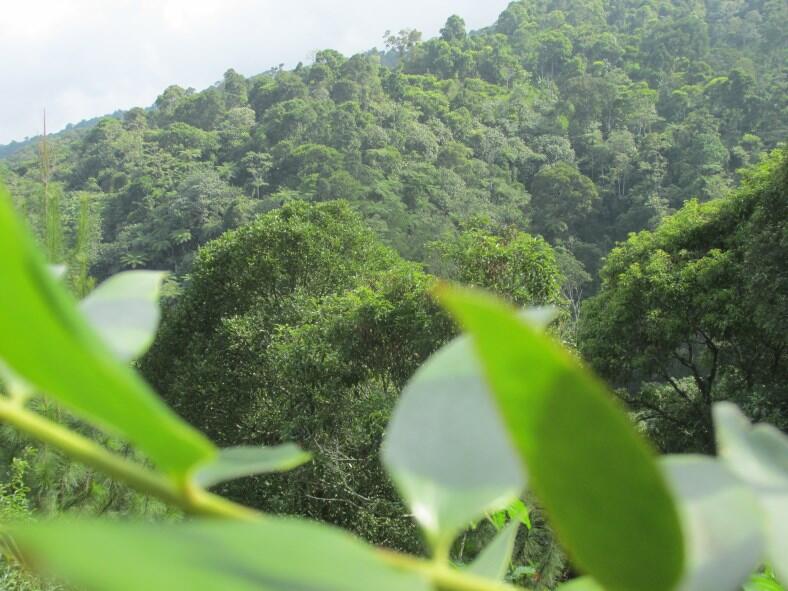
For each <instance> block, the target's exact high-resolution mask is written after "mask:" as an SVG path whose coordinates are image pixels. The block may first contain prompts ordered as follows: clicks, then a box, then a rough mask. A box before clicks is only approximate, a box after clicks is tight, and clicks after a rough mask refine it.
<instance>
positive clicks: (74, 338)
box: [0, 187, 215, 474]
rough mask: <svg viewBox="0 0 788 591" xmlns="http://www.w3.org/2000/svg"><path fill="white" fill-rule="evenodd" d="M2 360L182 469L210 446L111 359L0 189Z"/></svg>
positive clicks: (206, 454)
mask: <svg viewBox="0 0 788 591" xmlns="http://www.w3.org/2000/svg"><path fill="white" fill-rule="evenodd" d="M0 253H2V256H0V285H2V289H0V359H2V360H3V361H4V362H5V363H6V364H7V365H8V366H9V368H10V369H11V370H12V371H14V372H15V373H16V374H17V375H19V376H20V377H21V378H22V379H24V380H25V381H27V382H29V383H30V384H32V385H33V386H35V387H37V388H38V389H40V390H41V391H43V392H45V393H46V394H48V395H50V396H52V397H53V398H55V399H57V400H58V401H60V402H61V403H63V404H64V405H65V406H67V407H68V408H70V409H71V410H73V411H74V412H76V413H77V414H79V415H81V416H82V417H84V418H86V419H88V420H90V421H93V422H94V423H96V424H97V425H99V426H101V427H104V428H107V429H109V430H111V431H113V432H115V433H118V434H120V435H122V436H124V437H125V438H127V439H129V440H130V441H131V442H133V443H135V444H136V445H137V446H139V448H140V449H142V450H143V451H144V452H146V453H147V455H148V456H150V458H151V459H152V460H154V461H155V462H156V463H157V464H158V465H159V466H160V467H161V468H163V469H165V470H167V471H168V472H170V473H174V474H184V473H185V472H187V470H188V468H189V467H190V466H192V465H194V464H195V463H198V462H199V461H202V460H206V459H208V458H210V457H211V456H212V455H213V454H214V453H215V449H214V447H213V446H212V445H211V443H210V442H209V441H208V440H207V439H205V438H204V437H203V436H202V435H200V434H199V433H198V432H197V431H195V430H194V429H192V428H191V427H190V426H188V425H187V424H186V423H184V422H183V421H181V420H180V419H179V418H178V417H177V416H176V415H175V414H174V413H173V412H172V411H170V410H169V409H168V408H167V406H166V405H164V403H162V402H161V401H160V400H159V399H158V398H157V397H156V396H155V395H154V394H153V392H152V391H151V390H150V388H148V386H147V385H146V384H145V383H144V382H143V381H142V380H141V379H140V378H139V377H138V376H137V375H136V374H135V373H134V372H133V371H132V370H131V369H129V368H128V367H125V366H124V365H123V364H122V363H120V362H119V361H117V360H116V359H115V358H114V356H113V355H112V354H111V353H110V351H109V350H108V349H107V347H106V345H105V344H104V343H103V342H102V341H101V340H100V339H99V337H97V336H96V334H95V333H94V332H93V331H92V330H91V329H90V327H89V326H88V324H87V322H86V320H85V319H84V317H83V316H82V314H80V313H79V312H78V311H77V308H76V304H75V302H74V301H73V300H72V299H71V298H70V297H69V295H68V294H67V293H66V292H65V291H64V289H63V288H62V287H61V286H59V285H58V284H57V282H56V280H55V279H54V278H53V277H52V273H51V272H50V271H49V270H48V269H47V267H46V265H45V264H44V261H43V260H42V258H41V255H40V254H39V252H38V251H37V249H36V248H35V245H34V244H33V241H32V238H31V237H30V236H29V235H28V233H27V232H26V231H25V228H24V227H23V226H22V224H21V222H20V221H19V220H18V219H17V217H16V215H15V213H14V211H13V207H12V205H11V201H10V198H9V196H8V194H7V193H6V192H5V190H4V189H3V188H2V187H0Z"/></svg>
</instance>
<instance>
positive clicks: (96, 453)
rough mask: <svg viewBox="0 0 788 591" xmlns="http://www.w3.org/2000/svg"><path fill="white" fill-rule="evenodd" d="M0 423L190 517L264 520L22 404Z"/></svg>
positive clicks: (5, 405)
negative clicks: (132, 460)
mask: <svg viewBox="0 0 788 591" xmlns="http://www.w3.org/2000/svg"><path fill="white" fill-rule="evenodd" d="M0 420H3V421H6V422H7V423H9V424H11V425H13V426H14V427H16V428H17V429H19V430H20V431H23V432H24V433H27V434H28V435H31V436H33V437H35V438H36V439H39V440H40V441H43V442H45V443H48V444H50V445H52V446H54V447H56V448H57V449H59V450H60V451H62V452H63V453H65V454H66V455H68V456H70V457H71V458H73V459H75V460H77V461H79V462H82V463H84V464H86V465H88V466H90V467H91V468H95V469H96V470H99V471H101V472H103V473H105V474H107V475H109V476H111V477H113V478H116V479H117V480H120V481H122V482H125V483H126V484H128V485H129V486H130V487H132V488H134V489H135V490H137V491H139V492H141V493H144V494H148V495H151V496H153V497H156V498H158V499H161V500H162V501H165V502H167V503H170V504H171V505H174V506H176V507H179V508H181V509H182V510H183V511H185V512H186V513H189V514H191V515H199V516H203V517H218V518H225V519H234V520H243V521H256V520H260V519H264V518H265V515H264V514H262V513H260V512H259V511H255V510H254V509H250V508H248V507H244V506H243V505H239V504H237V503H233V502H232V501H229V500H227V499H225V498H223V497H220V496H218V495H214V494H212V493H209V492H208V491H206V490H204V489H202V488H200V487H199V486H197V485H196V484H194V483H193V482H191V481H189V482H186V483H184V485H182V486H179V485H178V484H177V483H176V481H174V480H173V479H171V478H168V477H167V476H165V475H162V474H159V473H157V472H155V471H153V470H150V469H148V468H145V467H144V466H141V465H140V464H137V463H135V462H131V461H129V460H127V459H126V458H123V457H121V456H119V455H117V454H114V453H112V452H110V451H108V450H106V449H105V448H103V447H101V446H100V445H99V444H98V443H96V442H95V441H92V440H91V439H89V438H87V437H85V436H83V435H80V434H79V433H75V432H74V431H71V430H69V429H67V428H65V427H63V426H62V425H59V424H58V423H55V422H54V421H50V420H49V419H47V418H45V417H42V416H41V415H39V414H37V413H35V412H32V411H30V410H28V409H26V408H25V407H24V406H22V405H21V404H20V403H19V401H18V400H14V399H9V398H4V397H0ZM376 551H377V554H378V556H379V557H380V558H381V560H383V561H384V562H385V563H386V564H388V565H389V566H391V567H393V568H396V569H399V570H406V571H410V572H415V573H419V574H421V575H422V576H424V577H425V578H427V579H428V580H429V581H430V582H431V583H432V584H434V585H435V586H436V587H438V588H440V589H446V590H451V591H515V588H514V587H512V586H511V585H508V584H505V583H499V582H497V581H493V580H492V579H485V578H482V577H479V576H477V575H474V574H472V573H469V572H467V571H462V570H458V569H455V568H453V567H452V566H451V565H449V564H448V563H443V562H436V561H434V560H424V559H422V558H417V557H415V556H409V555H407V554H401V553H399V552H394V551H392V550H386V549H383V548H377V549H376Z"/></svg>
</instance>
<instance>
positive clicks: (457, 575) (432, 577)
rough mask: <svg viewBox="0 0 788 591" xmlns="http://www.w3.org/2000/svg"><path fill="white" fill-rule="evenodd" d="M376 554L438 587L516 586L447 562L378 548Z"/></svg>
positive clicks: (471, 590) (503, 590)
mask: <svg viewBox="0 0 788 591" xmlns="http://www.w3.org/2000/svg"><path fill="white" fill-rule="evenodd" d="M378 556H380V558H382V559H383V561H384V562H386V563H387V564H389V565H390V566H392V567H394V568H397V569H400V570H407V571H411V572H417V573H419V574H421V575H423V576H425V577H426V578H427V579H428V580H429V581H430V583H432V584H433V585H435V586H436V587H437V588H439V589H451V590H452V591H516V587H513V586H512V585H509V584H508V583H500V582H498V581H495V580H493V579H487V578H484V577H480V576H478V575H474V574H473V573H470V572H468V571H463V570H459V569H456V568H453V567H451V566H449V565H447V564H439V563H436V562H433V561H428V560H423V559H421V558H417V557H415V556H410V555H408V554H400V553H399V552H394V551H392V550H386V549H384V548H378Z"/></svg>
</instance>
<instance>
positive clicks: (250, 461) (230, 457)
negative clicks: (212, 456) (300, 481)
mask: <svg viewBox="0 0 788 591" xmlns="http://www.w3.org/2000/svg"><path fill="white" fill-rule="evenodd" d="M310 458H311V456H310V455H309V453H307V452H305V451H304V450H302V449H301V448H300V447H298V446H297V445H296V444H294V443H285V444H284V445H277V446H276V447H253V446H239V447H228V448H225V449H221V450H219V457H218V458H216V460H214V461H213V462H211V463H210V464H207V465H205V466H202V467H200V468H199V469H198V470H197V472H196V473H195V476H194V481H195V482H196V483H197V484H199V485H200V486H202V487H205V488H207V487H209V486H213V485H215V484H219V483H220V482H226V481H227V480H233V479H235V478H241V477H243V476H254V475H255V474H263V473H267V472H284V471H285V470H291V469H293V468H296V467H298V466H300V465H302V464H303V463H305V462H308V461H309V460H310Z"/></svg>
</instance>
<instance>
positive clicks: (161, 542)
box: [13, 519, 429, 591]
mask: <svg viewBox="0 0 788 591" xmlns="http://www.w3.org/2000/svg"><path fill="white" fill-rule="evenodd" d="M13 535H14V537H15V540H16V541H17V543H18V545H19V547H20V548H21V550H22V552H23V554H24V555H25V556H26V558H27V559H28V560H29V562H30V563H31V564H34V565H36V567H37V568H38V569H40V570H43V571H45V572H51V573H53V574H55V575H57V576H60V577H63V578H64V579H65V580H66V581H68V582H70V583H72V584H74V585H75V586H77V587H78V588H79V589H82V590H84V591H142V590H144V591H176V590H183V591H370V590H371V589H374V590H375V591H427V590H428V588H429V587H428V584H427V583H426V582H425V581H424V580H423V579H422V578H420V577H419V576H416V575H411V574H406V573H403V572H400V571H396V570H393V569H392V568H390V567H389V566H388V565H386V564H385V563H383V562H382V561H381V560H380V559H379V558H378V556H377V555H376V553H375V551H374V550H373V549H372V548H370V547H369V546H366V545H365V544H364V543H362V542H361V541H359V540H357V539H355V538H353V537H352V536H350V535H349V534H346V533H344V532H341V531H339V530H336V529H333V528H331V527H329V526H324V525H319V524H316V523H310V522H307V521H298V520H294V519H290V520H280V519H269V520H266V521H264V522H261V523H259V524H252V523H236V522H226V521H202V522H188V523H181V524H175V525H153V524H124V523H117V522H114V523H113V522H100V521H86V522H77V521H64V522H55V523H49V524H40V525H29V526H20V527H19V528H18V529H17V530H15V531H13Z"/></svg>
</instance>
